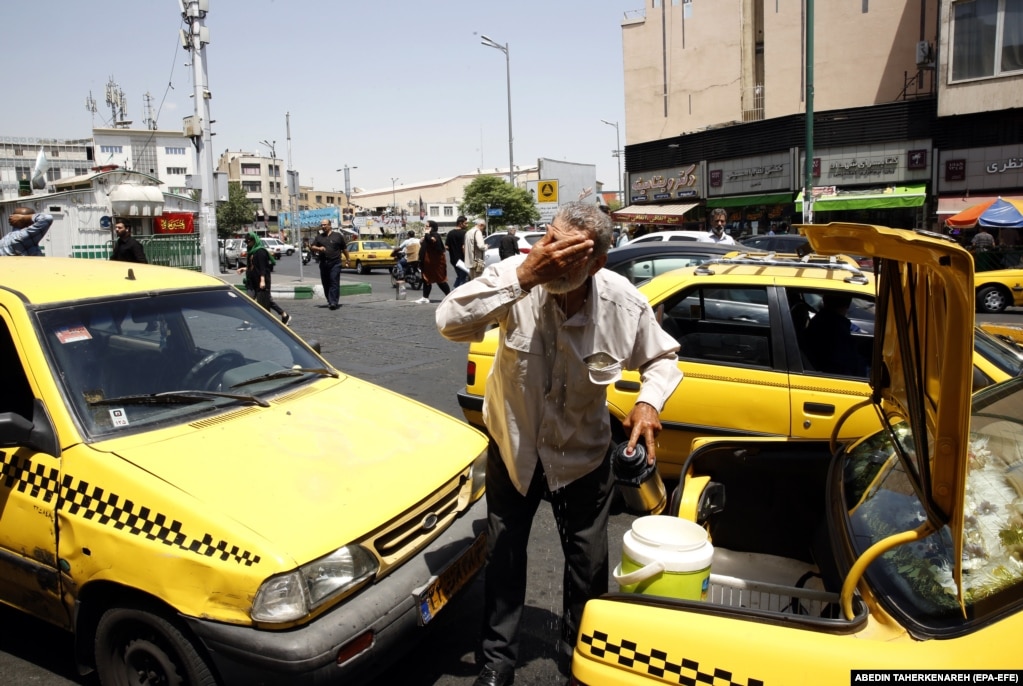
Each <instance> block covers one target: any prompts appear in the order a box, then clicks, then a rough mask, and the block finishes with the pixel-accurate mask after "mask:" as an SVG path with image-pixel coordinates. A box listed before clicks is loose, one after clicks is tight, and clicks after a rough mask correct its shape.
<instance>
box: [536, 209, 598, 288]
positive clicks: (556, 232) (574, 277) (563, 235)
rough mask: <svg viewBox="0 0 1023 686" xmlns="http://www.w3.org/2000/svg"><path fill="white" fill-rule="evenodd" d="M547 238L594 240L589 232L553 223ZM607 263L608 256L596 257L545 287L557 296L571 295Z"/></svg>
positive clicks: (550, 225)
mask: <svg viewBox="0 0 1023 686" xmlns="http://www.w3.org/2000/svg"><path fill="white" fill-rule="evenodd" d="M547 236H548V237H549V238H550V239H552V240H555V241H562V240H570V241H573V242H580V243H581V242H582V241H586V240H591V239H593V238H594V236H592V235H591V234H590V232H588V231H583V230H582V229H578V228H576V227H574V226H569V225H565V226H559V225H557V224H554V223H553V222H552V223H550V224H548V226H547ZM605 262H607V256H606V255H601V256H599V257H598V256H596V255H594V256H592V257H591V258H590V259H588V260H587V261H586V262H585V263H583V264H582V265H580V266H578V267H577V268H575V269H574V270H572V271H570V272H567V273H566V274H564V275H563V276H560V277H558V278H557V279H555V280H553V281H548V282H547V283H545V284H544V285H543V287H544V288H546V289H547V290H548V291H549V292H551V293H555V294H561V293H570V292H572V291H574V290H575V289H577V288H579V287H580V286H582V285H583V284H584V283H586V279H588V278H589V277H590V276H591V275H592V274H594V273H596V271H597V270H598V269H600V268H601V267H603V266H604V263H605Z"/></svg>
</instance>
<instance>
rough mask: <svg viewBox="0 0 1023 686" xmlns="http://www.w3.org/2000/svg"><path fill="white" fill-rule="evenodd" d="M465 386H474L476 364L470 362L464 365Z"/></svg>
mask: <svg viewBox="0 0 1023 686" xmlns="http://www.w3.org/2000/svg"><path fill="white" fill-rule="evenodd" d="M465 385H466V386H475V385H476V363H475V362H473V361H472V360H470V361H469V362H468V363H466V365H465Z"/></svg>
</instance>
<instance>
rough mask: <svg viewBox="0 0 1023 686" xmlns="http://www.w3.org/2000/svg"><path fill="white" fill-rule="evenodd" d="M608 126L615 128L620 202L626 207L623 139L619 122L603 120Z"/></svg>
mask: <svg viewBox="0 0 1023 686" xmlns="http://www.w3.org/2000/svg"><path fill="white" fill-rule="evenodd" d="M600 121H602V122H604V123H605V124H607V125H608V126H613V127H615V157H617V158H618V202H619V203H620V205H621V206H622V207H625V183H624V181H625V179H624V178H622V139H621V136H619V134H618V122H609V121H608V120H607V119H601V120H600Z"/></svg>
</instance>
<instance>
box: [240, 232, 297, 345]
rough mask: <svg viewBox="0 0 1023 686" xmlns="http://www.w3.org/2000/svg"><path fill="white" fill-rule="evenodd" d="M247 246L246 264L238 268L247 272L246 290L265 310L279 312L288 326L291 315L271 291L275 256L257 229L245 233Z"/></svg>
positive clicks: (282, 320) (241, 271)
mask: <svg viewBox="0 0 1023 686" xmlns="http://www.w3.org/2000/svg"><path fill="white" fill-rule="evenodd" d="M245 248H246V250H245V260H246V266H245V267H242V268H241V269H239V270H238V273H239V274H241V273H243V272H244V274H245V291H246V292H247V293H248V294H249V297H250V298H252V299H253V300H255V301H256V302H257V303H259V304H260V305H262V306H263V308H264V309H265V310H267V311H268V312H276V313H277V314H279V315H280V316H281V322H282V323H283V324H284V325H285V326H287V325H288V324H290V323H291V315H290V314H288V313H287V312H285V311H284V308H282V307H281V306H280V305H278V304H277V303H276V302H275V301H274V299H273V294H272V293H271V292H270V273H271V271H270V266H271V265H272V264H273V263H274V258H273V256H272V255H271V254H270V251H269V250H267V249H266V245H265V244H264V243H263V240H262V239H261V238H260V237H259V236H258V235H257V234H256V232H255V231H250V232H249V233H247V234H245ZM243 326H244V324H243Z"/></svg>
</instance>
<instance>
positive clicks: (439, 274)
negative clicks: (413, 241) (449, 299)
mask: <svg viewBox="0 0 1023 686" xmlns="http://www.w3.org/2000/svg"><path fill="white" fill-rule="evenodd" d="M426 224H427V226H429V227H430V230H429V231H428V232H427V233H426V235H425V236H423V240H422V241H421V245H420V248H419V260H420V262H421V263H422V265H423V297H422V298H420V301H421V302H423V303H424V304H425V303H428V302H430V291H431V290H432V289H433V284H437V287H438V288H440V290H441V292H443V293H444V295H447V294H448V293H450V292H451V288H450V287H449V286H448V264H447V262H446V261H445V260H444V239H443V238H441V235H440V227H439V226H437V222H435V221H433V220H432V219H430V220H428V221H427V222H426Z"/></svg>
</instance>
